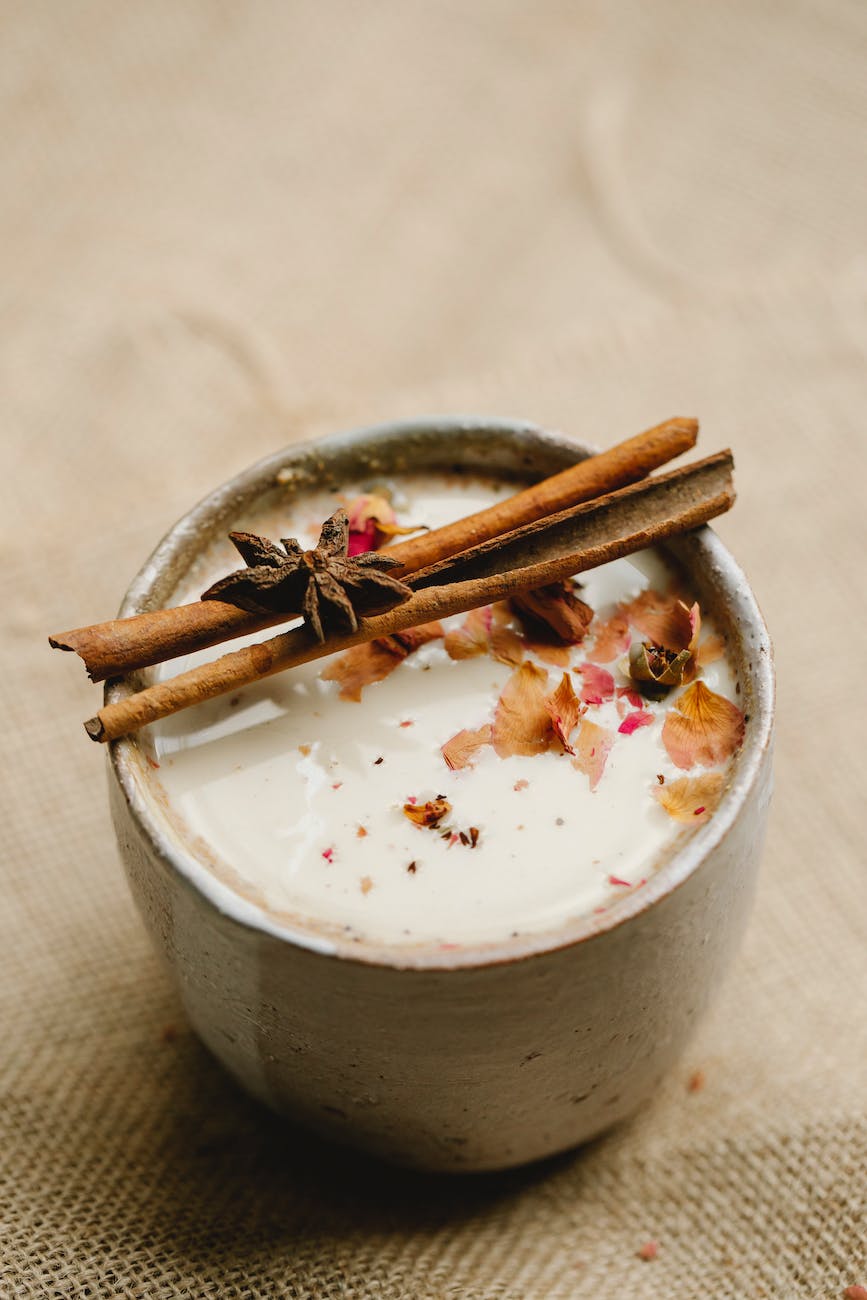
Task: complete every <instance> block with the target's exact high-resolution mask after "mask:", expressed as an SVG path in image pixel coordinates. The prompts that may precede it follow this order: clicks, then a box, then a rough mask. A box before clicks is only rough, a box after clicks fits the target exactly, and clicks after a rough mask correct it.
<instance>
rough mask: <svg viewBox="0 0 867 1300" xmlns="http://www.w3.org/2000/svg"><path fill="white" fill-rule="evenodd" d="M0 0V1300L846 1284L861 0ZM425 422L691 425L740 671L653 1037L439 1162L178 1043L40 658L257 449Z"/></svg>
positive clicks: (858, 742) (82, 754) (866, 1228)
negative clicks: (765, 745) (759, 649)
mask: <svg viewBox="0 0 867 1300" xmlns="http://www.w3.org/2000/svg"><path fill="white" fill-rule="evenodd" d="M2 16H3V23H2V44H0V77H2V86H3V104H4V109H3V120H2V153H3V158H4V164H3V171H4V175H3V185H2V199H0V202H2V222H0V294H2V301H3V307H4V313H3V332H2V380H0V391H2V396H3V401H2V407H3V435H2V442H3V454H4V463H3V466H2V514H0V530H2V556H3V565H2V584H3V599H2V609H3V630H4V641H5V645H4V659H3V685H2V693H3V703H2V714H0V716H2V718H3V725H4V736H3V740H4V743H3V746H2V752H0V764H2V793H3V819H2V837H0V842H2V858H3V869H4V877H5V879H4V885H3V895H2V897H3V906H2V913H0V915H2V927H3V938H2V947H0V996H2V998H3V1001H4V1004H5V1016H4V1019H3V1023H2V1055H0V1088H2V1137H0V1161H2V1188H0V1192H2V1223H3V1229H4V1242H3V1255H2V1263H0V1293H2V1296H3V1297H4V1298H5V1297H6V1296H28V1297H29V1296H34V1297H42V1296H51V1297H63V1298H64V1300H65V1298H66V1297H85V1296H87V1297H93V1296H115V1295H117V1296H124V1297H137V1298H138V1297H148V1298H150V1297H155V1298H158V1300H163V1298H165V1300H168V1298H169V1297H171V1298H172V1300H174V1298H175V1297H184V1298H186V1297H190V1298H192V1297H206V1296H207V1297H225V1298H226V1300H241V1297H244V1298H245V1300H247V1298H250V1300H252V1298H253V1297H256V1298H257V1300H258V1298H259V1297H277V1296H280V1297H283V1296H286V1297H302V1296H303V1297H307V1296H310V1297H343V1296H345V1297H350V1296H351V1297H354V1298H355V1300H367V1298H368V1297H386V1298H391V1297H393V1298H394V1300H397V1297H418V1298H419V1300H429V1298H430V1300H433V1298H434V1297H437V1298H441V1297H447V1296H448V1297H458V1296H461V1297H468V1298H470V1300H489V1298H493V1297H501V1298H508V1300H518V1298H519V1297H528V1298H529V1297H554V1298H556V1297H585V1296H587V1297H596V1296H608V1295H611V1296H614V1295H617V1296H633V1295H634V1296H641V1297H643V1298H644V1297H648V1298H653V1297H676V1298H678V1300H691V1298H692V1297H706V1296H713V1297H714V1298H715V1300H717V1298H718V1300H723V1298H726V1300H735V1298H736V1300H740V1298H741V1297H749V1298H750V1300H752V1298H753V1297H761V1296H767V1297H775V1298H776V1297H784V1298H788V1297H800V1296H804V1297H816V1298H817V1300H818V1297H833V1296H837V1295H839V1294H840V1292H841V1290H842V1288H843V1287H844V1286H847V1285H850V1284H853V1283H856V1282H858V1281H862V1282H864V1283H867V1223H865V1220H864V1209H865V1203H867V899H865V864H864V830H863V825H864V813H865V798H864V775H865V768H867V765H865V759H864V746H865V728H867V716H865V703H864V701H865V696H867V688H865V681H864V668H863V664H864V654H865V635H867V624H865V616H864V595H865V592H864V565H865V554H867V534H865V519H867V499H865V488H864V484H865V476H867V447H865V441H864V420H865V412H867V368H865V359H867V358H865V352H867V247H865V234H867V167H865V128H867V77H865V66H867V10H865V7H864V6H863V4H860V3H858V0H851V2H847V0H836V2H834V3H832V2H831V0H824V2H823V3H819V2H818V0H817V3H815V4H810V3H806V2H802V3H790V4H788V5H781V4H776V3H772V2H771V0H767V2H766V3H764V4H757V3H755V0H743V2H742V3H728V4H725V5H698V4H694V3H693V4H690V3H683V4H679V3H673V2H672V3H664V4H663V3H657V4H654V5H643V4H640V3H635V4H634V5H623V4H621V5H617V4H614V5H612V4H610V3H607V2H606V0H597V2H596V3H583V4H580V5H574V4H568V3H562V4H558V3H555V2H554V0H543V2H541V3H540V2H538V0H537V2H536V3H533V4H523V3H520V0H510V2H507V3H500V2H494V0H491V2H490V3H486V2H485V3H479V2H478V0H473V2H472V3H467V0H452V2H450V3H428V4H424V3H414V2H412V0H410V2H406V0H404V2H403V3H395V4H376V3H373V4H367V5H364V4H359V5H356V4H351V3H342V4H328V3H324V4H323V3H316V0H311V3H304V4H288V3H287V4H280V3H278V2H277V0H274V3H270V4H269V3H260V4H256V3H246V4H240V3H226V4H218V3H206V2H205V0H201V2H200V3H197V2H193V0H187V2H186V3H180V4H179V3H174V2H173V0H160V2H158V3H154V2H153V0H151V3H149V4H146V5H132V4H118V3H116V0H115V2H112V3H104V4H89V3H77V2H73V0H70V2H69V3H64V4H50V3H39V4H34V3H26V0H25V2H23V3H21V4H20V5H16V4H9V3H7V4H5V5H3V14H2ZM430 410H442V411H447V410H448V411H453V410H461V411H472V412H477V413H489V414H493V413H497V414H514V415H520V416H526V417H529V418H533V419H536V420H539V421H542V422H547V423H549V424H551V425H552V426H556V427H560V428H566V429H569V430H573V431H574V432H575V433H576V434H581V435H582V436H584V437H588V438H592V439H594V440H597V441H599V442H601V443H607V442H610V441H613V440H615V439H617V438H618V437H623V436H626V435H627V434H630V433H632V432H633V431H636V430H638V429H639V428H642V427H644V426H646V425H647V424H650V423H653V422H655V421H657V420H658V419H661V418H663V417H664V416H666V415H669V414H675V413H684V414H697V415H699V416H700V417H701V418H702V422H703V429H704V439H703V445H704V447H705V448H706V449H707V450H711V449H713V448H715V447H717V446H721V445H725V444H727V443H730V444H731V445H732V446H733V448H734V450H735V453H736V457H737V463H738V482H739V487H740V501H739V504H738V506H737V508H736V510H735V512H734V513H733V514H732V515H731V516H730V517H728V518H726V519H725V520H724V521H723V522H722V523H721V524H720V531H721V532H722V534H723V535H724V537H725V538H726V539H727V540H728V541H729V543H730V544H731V546H732V547H733V548H734V550H735V551H736V553H737V554H738V556H739V557H740V559H741V560H742V562H743V564H744V566H745V568H746V569H747V571H748V573H749V574H750V576H751V578H752V581H753V583H754V586H755V589H756V591H757V593H758V595H759V599H760V602H761V603H762V605H763V607H764V610H765V613H766V615H767V618H768V622H769V624H770V627H771V630H772V633H773V635H774V639H775V641H776V647H777V661H778V666H779V686H780V691H779V744H778V769H777V795H776V802H775V807H774V812H773V821H772V826H771V833H770V838H769V843H768V848H767V854H766V858H765V863H764V868H763V875H762V882H761V889H760V894H759V898H758V904H757V907H756V910H755V913H754V916H753V920H752V924H751V928H750V931H749V935H748V939H747V942H746V945H745V948H744V950H743V952H742V954H741V956H740V958H739V960H738V963H737V967H736V969H735V970H734V972H733V974H732V976H731V977H730V979H729V981H728V984H727V986H726V988H725V991H724V994H723V996H722V997H721V998H720V999H719V1001H718V1002H717V1005H716V1007H715V1009H714V1011H713V1013H712V1015H711V1016H710V1018H709V1019H708V1020H707V1021H706V1022H705V1024H704V1026H703V1028H702V1030H701V1032H700V1034H699V1037H698V1038H697V1039H696V1040H695V1042H694V1043H693V1045H692V1047H691V1048H690V1050H689V1053H688V1056H687V1058H686V1059H685V1060H684V1061H683V1063H682V1065H681V1067H680V1068H678V1069H677V1070H676V1071H675V1072H674V1073H673V1074H672V1076H671V1077H670V1078H669V1079H668V1081H667V1082H666V1084H665V1086H664V1087H663V1089H662V1090H661V1093H660V1095H659V1097H658V1099H657V1100H656V1102H655V1103H654V1104H653V1106H652V1107H650V1108H649V1109H648V1110H647V1112H646V1113H644V1114H642V1115H641V1116H640V1117H638V1118H637V1119H636V1120H635V1121H634V1122H633V1123H631V1124H629V1125H627V1126H625V1127H623V1128H622V1129H621V1130H620V1131H618V1132H616V1133H614V1134H612V1135H611V1136H610V1137H608V1138H606V1139H605V1140H602V1141H600V1142H598V1143H596V1144H594V1145H593V1146H592V1147H591V1148H590V1149H587V1150H584V1151H581V1152H578V1153H576V1154H573V1155H570V1156H568V1157H564V1158H562V1159H560V1160H557V1161H555V1162H553V1163H550V1164H547V1165H545V1166H543V1167H538V1168H534V1169H529V1170H525V1171H519V1172H515V1173H512V1174H509V1175H505V1176H498V1177H485V1178H480V1179H470V1180H465V1181H461V1180H457V1181H452V1180H432V1179H428V1178H423V1177H415V1176H410V1175H407V1174H404V1173H399V1172H394V1171H391V1170H388V1169H383V1168H380V1167H376V1166H372V1165H370V1164H368V1163H366V1162H364V1161H362V1160H360V1159H355V1158H351V1157H346V1156H343V1155H341V1154H339V1153H338V1154H335V1153H333V1152H330V1151H326V1150H323V1149H322V1148H320V1147H318V1146H317V1145H315V1144H313V1143H310V1142H308V1141H307V1140H306V1139H304V1138H302V1137H300V1136H299V1135H297V1134H295V1133H293V1132H291V1131H288V1130H286V1129H285V1128H284V1127H282V1126H281V1125H280V1124H278V1123H277V1122H276V1121H275V1120H273V1119H272V1118H271V1117H269V1116H268V1115H267V1114H265V1113H263V1112H262V1111H261V1110H260V1109H258V1108H257V1107H256V1106H255V1105H253V1104H252V1103H251V1102H249V1101H248V1100H247V1099H246V1098H245V1097H244V1096H242V1095H241V1094H240V1093H239V1092H238V1091H237V1090H236V1088H235V1087H234V1086H233V1085H232V1084H231V1083H230V1082H229V1080H228V1079H227V1078H226V1077H225V1076H224V1074H223V1073H222V1071H221V1070H220V1068H219V1067H218V1066H217V1065H216V1064H215V1063H214V1062H213V1061H212V1060H211V1059H210V1058H209V1057H208V1056H207V1055H206V1053H205V1051H204V1050H203V1049H202V1048H201V1047H200V1046H199V1045H198V1043H197V1042H196V1040H195V1039H194V1038H193V1037H192V1035H191V1033H190V1031H189V1030H188V1028H187V1026H186V1024H185V1023H184V1020H183V1017H182V1014H181V1013H180V1010H179V1006H178V1003H177V1001H176V999H175V996H174V994H173V992H172V989H171V987H170V984H169V981H168V978H167V976H166V974H165V973H164V971H163V970H162V968H161V967H160V966H159V964H158V962H157V959H156V958H155V956H154V955H153V953H152V952H151V949H150V947H149V944H148V941H147V939H146V936H145V933H144V930H143V928H142V925H141V924H140V922H139V919H138V917H137V915H136V913H135V912H134V910H133V906H132V903H131V901H130V898H129V896H128V894H127V890H126V886H125V884H124V881H123V878H122V875H121V871H120V867H119V864H118V859H117V855H116V852H115V848H114V845H113V841H112V833H111V829H110V826H109V822H108V817H107V813H106V804H105V792H104V778H103V770H102V763H103V758H104V756H103V754H102V753H101V752H99V750H98V749H97V748H96V747H95V746H92V745H90V744H89V743H88V742H87V740H86V739H85V737H84V734H83V732H82V730H81V725H80V723H81V719H82V718H84V717H86V716H87V715H88V714H89V712H90V711H91V709H92V704H93V699H94V695H93V688H91V687H89V686H88V685H87V684H86V682H85V681H84V679H83V673H82V672H81V671H80V669H79V668H78V666H77V664H76V663H75V662H73V661H72V660H71V659H61V658H60V657H59V656H56V655H53V654H52V653H51V652H49V650H48V649H47V647H46V645H45V635H46V633H47V632H48V631H49V630H57V629H58V628H61V627H65V626H69V625H72V624H75V623H77V622H84V621H87V620H90V619H93V618H98V617H104V616H106V615H107V614H108V613H110V612H111V611H112V610H113V609H114V608H115V607H116V605H117V603H118V601H119V598H120V596H121V594H122V592H123V589H124V587H125V585H126V583H127V581H128V580H129V578H130V576H131V575H132V573H133V572H134V571H135V569H136V568H137V567H138V564H139V563H140V561H141V560H142V559H143V557H144V556H145V555H146V553H147V552H148V551H149V550H150V548H151V546H152V545H153V543H154V542H155V541H156V540H157V539H158V538H159V536H160V535H161V534H162V532H163V530H164V529H165V528H166V527H167V526H168V525H169V524H170V523H171V522H172V521H173V520H174V519H175V518H176V517H177V516H178V514H180V513H181V512H182V511H183V510H184V509H185V508H186V507H187V506H188V505H189V504H190V503H191V502H192V501H193V500H195V499H196V498H198V497H199V496H200V495H201V494H203V493H204V492H205V491H206V490H207V489H209V488H210V487H212V486H213V485H214V484H216V483H217V482H219V481H221V480H222V479H224V478H226V477H227V476H229V475H230V474H232V473H233V472H234V471H236V470H237V469H239V468H240V467H241V466H243V465H244V464H246V463H248V462H249V461H250V460H252V459H253V458H255V457H257V456H259V455H261V454H263V453H265V452H267V451H269V450H272V449H273V448H275V447H277V446H279V445H281V444H284V443H286V442H288V441H291V440H292V439H295V438H298V437H301V436H307V435H310V434H313V433H317V432H324V431H328V430H332V429H335V428H340V427H346V426H348V425H352V424H358V423H366V422H369V421H373V420H376V419H381V418H388V417H391V416H395V415H400V414H412V413H418V412H422V411H430ZM699 1069H700V1070H702V1071H703V1072H704V1077H705V1083H704V1087H703V1088H702V1089H701V1090H698V1091H690V1090H689V1089H688V1087H687V1082H688V1080H689V1078H690V1076H691V1075H692V1074H693V1072H694V1071H696V1070H699ZM650 1238H653V1239H655V1240H657V1241H658V1243H659V1254H658V1258H657V1259H656V1260H655V1261H653V1262H644V1261H642V1260H640V1259H638V1258H637V1256H636V1251H637V1250H638V1249H639V1247H640V1246H641V1245H642V1243H644V1242H645V1241H647V1240H648V1239H650Z"/></svg>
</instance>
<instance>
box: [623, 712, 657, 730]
mask: <svg viewBox="0 0 867 1300" xmlns="http://www.w3.org/2000/svg"><path fill="white" fill-rule="evenodd" d="M652 722H653V714H652V713H649V712H648V710H647V709H636V710H635V712H634V713H627V715H626V717H625V718H624V719H623V721H622V722H621V724H620V726H619V727H618V728H617V730H618V731H619V732H620V733H621V735H624V736H631V735H632V733H633V731H638V730H639V728H640V727H649V726H650V725H651V724H652Z"/></svg>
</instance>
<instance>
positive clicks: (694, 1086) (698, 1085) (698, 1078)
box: [686, 1070, 867, 1300]
mask: <svg viewBox="0 0 867 1300" xmlns="http://www.w3.org/2000/svg"><path fill="white" fill-rule="evenodd" d="M704 1085H705V1073H704V1070H693V1072H692V1074H691V1075H690V1076H689V1078H688V1079H687V1081H686V1090H687V1092H701V1090H702V1088H703V1087H704ZM865 1300H867V1298H865Z"/></svg>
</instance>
